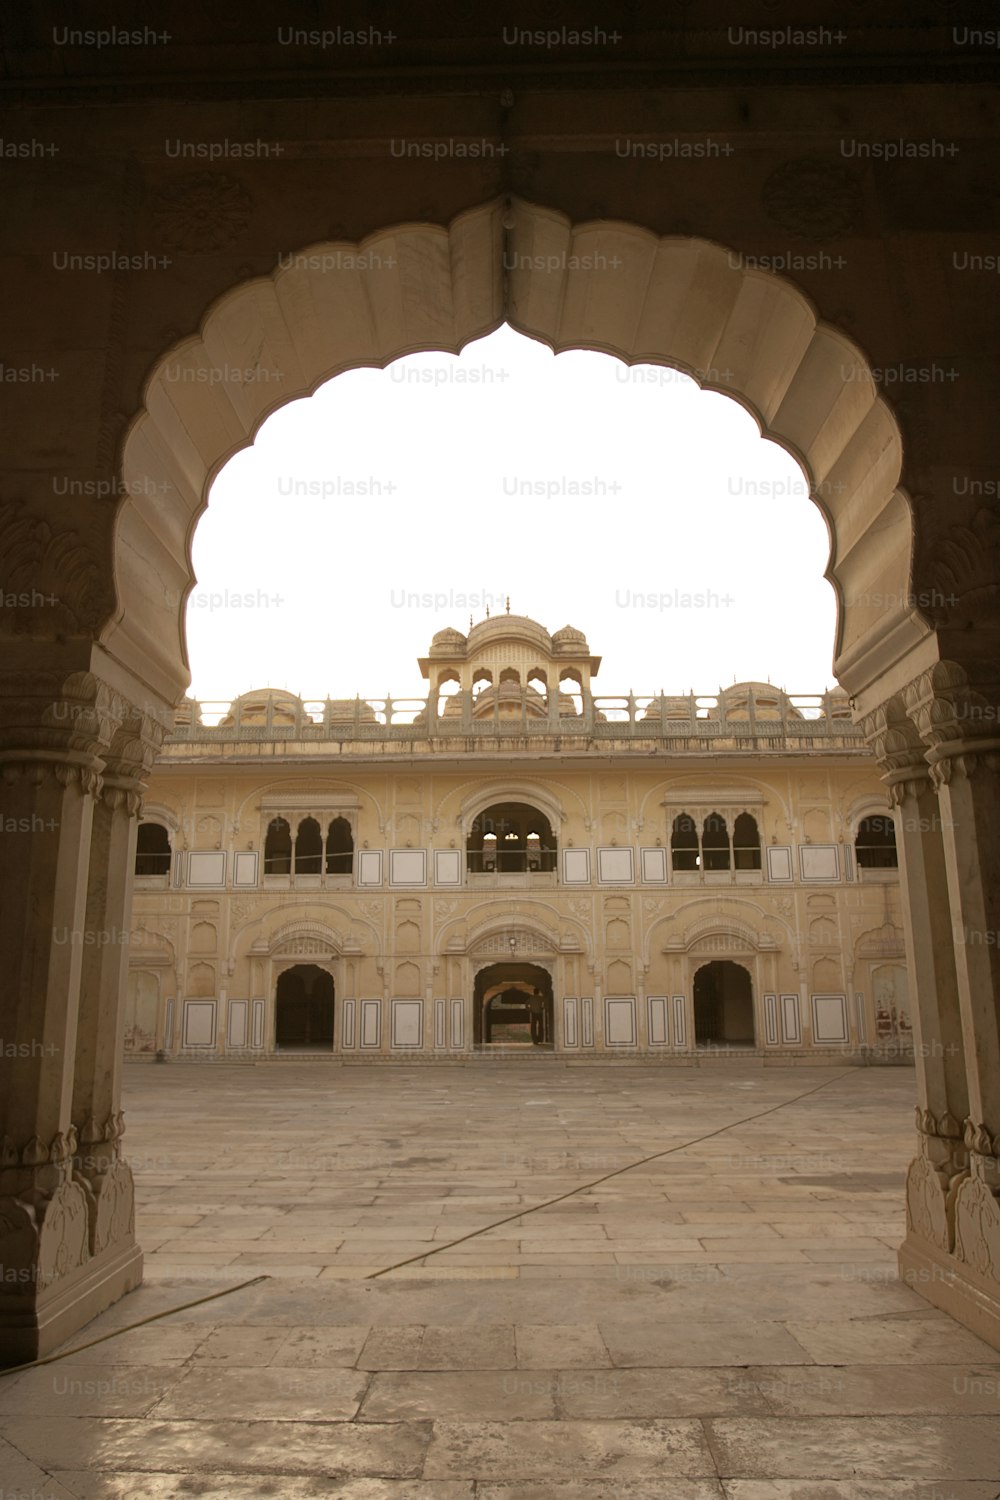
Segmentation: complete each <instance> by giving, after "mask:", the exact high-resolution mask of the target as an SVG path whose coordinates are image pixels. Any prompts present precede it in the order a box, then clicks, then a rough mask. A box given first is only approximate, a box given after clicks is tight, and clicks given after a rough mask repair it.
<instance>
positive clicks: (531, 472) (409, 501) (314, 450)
mask: <svg viewBox="0 0 1000 1500" xmlns="http://www.w3.org/2000/svg"><path fill="white" fill-rule="evenodd" d="M587 485H589V486H590V487H591V488H590V492H589V493H588V492H587V490H586V488H584V487H585V486H587ZM361 486H367V490H368V493H367V494H364V493H362V494H361V496H360V497H359V495H358V490H359V487H361ZM390 486H392V488H390ZM615 486H617V488H615ZM352 487H353V490H354V493H353V494H352V493H351V489H352ZM526 487H527V488H526ZM574 487H576V488H574ZM827 556H828V539H827V532H826V526H825V523H824V521H823V518H822V515H821V514H820V512H819V510H818V509H817V508H816V506H815V505H813V504H812V502H811V501H810V500H809V498H808V495H807V491H806V484H805V480H804V479H803V476H802V473H801V471H800V469H799V468H798V466H797V465H796V464H795V462H794V461H793V460H792V459H791V458H789V457H788V456H787V455H786V454H785V453H784V452H783V451H782V450H781V449H780V448H778V447H777V446H776V445H775V444H773V443H769V442H765V441H763V440H762V439H761V438H760V437H759V436H758V433H757V428H756V424H755V423H754V421H753V420H752V418H751V417H750V416H748V415H747V414H746V413H745V412H744V411H743V410H742V409H741V408H740V407H738V406H737V405H736V403H735V402H733V401H731V400H729V399H728V398H726V397H724V396H719V395H713V394H711V393H708V392H701V391H699V389H698V387H697V385H696V384H695V383H694V382H693V381H691V380H689V379H687V378H686V377H684V376H681V375H679V374H677V373H676V372H675V371H671V370H661V369H658V368H655V367H651V366H642V367H639V368H636V369H633V370H631V371H629V370H628V369H627V368H626V367H625V366H624V365H622V364H621V363H620V362H619V361H618V360H615V359H611V358H610V357H608V356H605V355H601V354H593V353H570V354H560V355H558V356H554V355H553V354H552V353H551V352H550V351H549V350H548V349H547V348H545V347H544V346H543V345H541V344H537V343H534V342H532V341H531V340H529V339H526V338H523V337H522V336H521V335H519V334H516V333H514V332H512V331H511V330H510V329H506V328H505V329H501V330H500V331H499V332H497V333H495V334H493V335H491V336H490V337H489V338H486V339H482V340H480V341H479V342H477V343H475V344H471V345H470V346H469V347H468V348H467V349H466V350H465V352H464V353H463V354H462V355H461V356H460V357H459V358H454V357H452V356H450V355H445V354H421V355H413V356H410V357H408V358H406V359H403V360H399V361H397V363H396V364H393V365H390V366H389V367H388V369H386V370H356V371H351V372H348V373H347V374H344V375H340V376H338V377H337V378H336V379H334V380H331V381H330V382H329V383H328V384H327V385H325V386H323V387H322V389H321V390H320V391H318V392H317V394H316V395H315V396H313V397H312V398H311V399H308V400H302V401H295V402H292V403H291V404H289V405H288V406H286V407H283V408H282V409H281V411H279V412H277V413H275V415H274V416H273V417H271V419H270V420H269V421H268V422H267V423H266V424H265V425H264V427H263V428H262V429H261V431H260V433H259V435H258V438H257V441H256V443H255V444H254V445H253V446H252V447H251V448H247V449H245V450H244V451H243V452H242V453H239V454H237V456H236V457H235V458H234V459H232V461H231V462H230V463H229V464H228V465H227V466H226V468H225V469H224V470H223V471H222V473H221V474H220V475H219V477H218V479H217V480H216V482H215V484H214V486H213V488H212V493H211V496H210V503H209V508H208V511H207V513H206V514H205V515H204V516H203V517H202V520H201V522H200V523H199V526H198V530H197V533H196V535H195V539H194V561H195V571H196V574H197V578H198V584H197V587H196V589H195V592H194V595H193V596H192V600H191V602H190V603H189V606H188V614H187V628H188V642H189V650H190V655H191V669H192V673H193V679H194V680H193V683H192V687H191V692H192V694H193V695H194V696H196V697H199V698H202V699H216V700H218V699H225V700H228V699H230V698H232V697H234V696H235V695H236V694H238V693H241V692H245V691H247V690H248V689H250V688H255V687H263V686H274V687H287V688H290V689H291V690H292V691H294V692H299V693H301V694H302V696H303V697H306V698H323V697H326V696H327V695H328V694H329V695H330V696H333V697H350V696H353V695H354V694H355V693H360V694H361V695H362V696H375V695H384V694H385V693H386V692H387V691H391V692H392V694H393V695H394V696H396V697H404V696H409V695H420V694H422V693H423V692H425V691H426V687H425V685H424V683H423V680H422V679H421V677H420V672H419V669H418V667H417V665H416V660H415V658H416V657H417V656H418V655H423V654H425V653H426V650H427V647H428V646H429V644H430V639H431V636H432V635H433V634H434V632H435V631H436V630H440V629H442V628H443V627H444V626H446V625H453V626H455V627H456V628H457V629H459V630H461V631H462V632H463V633H464V632H465V631H467V630H468V626H469V616H470V614H471V615H472V618H473V619H474V620H480V619H482V618H484V616H485V614H486V607H487V605H488V606H489V609H490V613H491V614H497V613H500V612H502V611H503V609H504V600H505V598H506V596H507V595H508V594H509V595H510V601H511V611H512V613H515V614H524V615H530V616H531V617H532V618H533V619H535V620H538V621H539V622H540V623H541V624H543V625H544V626H545V627H546V628H547V629H549V630H557V629H558V628H559V627H560V626H561V625H566V624H571V625H575V626H577V627H578V628H579V629H581V630H583V631H584V632H585V633H586V635H587V639H588V641H589V643H590V648H591V650H592V651H594V652H595V653H597V654H600V655H603V658H604V661H603V665H602V667H601V672H600V675H599V677H598V678H597V681H596V683H595V690H596V692H597V693H602V692H603V693H607V694H613V693H625V692H628V691H629V689H630V688H631V689H633V690H634V691H635V692H636V693H637V694H639V693H651V692H655V691H658V690H659V689H660V688H664V689H666V691H667V692H687V691H688V690H689V689H692V688H693V689H694V690H695V691H696V692H705V693H710V692H714V691H715V690H716V688H718V687H719V685H720V684H721V685H726V684H728V683H731V682H733V681H734V680H736V681H744V680H746V679H756V680H767V679H769V680H771V681H772V682H775V683H777V684H779V685H781V686H784V687H785V688H787V689H788V690H789V691H790V692H797V693H808V692H821V691H822V690H823V689H824V688H825V687H828V686H831V685H832V684H833V677H832V674H831V670H830V668H831V660H832V654H833V638H834V626H835V607H834V597H833V591H832V589H831V587H830V585H829V584H828V583H826V582H825V581H824V579H823V570H824V567H825V564H826V561H827ZM227 595H228V597H226V596H227ZM234 595H236V596H240V603H239V605H238V606H237V605H236V603H235V601H234V598H233V596H234ZM220 596H221V597H220Z"/></svg>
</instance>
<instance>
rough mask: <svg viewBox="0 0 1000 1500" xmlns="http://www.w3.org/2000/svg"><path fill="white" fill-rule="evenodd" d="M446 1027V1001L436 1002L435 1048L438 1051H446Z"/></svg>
mask: <svg viewBox="0 0 1000 1500" xmlns="http://www.w3.org/2000/svg"><path fill="white" fill-rule="evenodd" d="M444 1025H445V1014H444V1001H443V1000H435V1001H434V1046H435V1047H436V1048H437V1049H438V1051H444V1045H445V1037H444Z"/></svg>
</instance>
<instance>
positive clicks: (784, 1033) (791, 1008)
mask: <svg viewBox="0 0 1000 1500" xmlns="http://www.w3.org/2000/svg"><path fill="white" fill-rule="evenodd" d="M781 1039H782V1041H784V1042H801V1040H802V1017H801V1014H800V1012H799V997H798V995H782V997H781Z"/></svg>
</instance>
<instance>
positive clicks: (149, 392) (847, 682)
mask: <svg viewBox="0 0 1000 1500" xmlns="http://www.w3.org/2000/svg"><path fill="white" fill-rule="evenodd" d="M505 219H506V227H505ZM361 248H363V249H364V250H365V251H366V252H368V253H367V254H365V255H360V254H357V253H356V254H355V256H354V258H353V260H352V261H350V262H349V263H350V264H352V265H358V266H360V267H361V269H357V270H350V271H346V270H337V271H336V272H330V271H329V270H326V271H324V270H323V269H321V268H317V266H321V264H322V256H323V254H324V252H330V253H333V252H335V251H339V252H340V254H339V256H336V257H335V259H334V262H333V263H334V264H344V263H345V262H347V257H346V256H345V255H344V251H345V249H352V250H354V251H355V252H357V251H358V250H359V249H361ZM374 251H377V252H378V253H377V254H375V253H372V252H374ZM288 260H290V261H291V264H289V265H287V268H283V269H278V270H276V271H275V272H274V274H273V275H272V276H270V277H259V278H257V279H255V280H252V281H249V282H246V283H244V284H242V285H240V286H237V287H235V288H233V289H232V290H231V291H230V292H228V293H227V294H226V295H225V296H224V297H222V298H221V299H220V300H219V301H218V302H217V303H215V305H214V306H213V307H212V308H211V309H210V311H209V313H208V314H207V316H206V318H205V320H204V323H203V326H202V329H201V331H200V333H199V334H197V335H195V336H193V337H190V338H188V339H185V340H184V341H183V342H182V343H181V344H180V345H179V346H177V347H176V348H174V349H173V350H171V351H169V352H168V354H166V355H165V356H164V357H163V359H162V360H161V361H160V362H159V363H158V364H157V365H156V367H155V368H154V370H153V372H152V374H151V376H150V379H149V381H148V384H147V387H146V395H145V405H144V408H143V410H142V411H141V412H140V413H139V415H138V416H137V417H136V418H135V420H134V422H133V423H132V425H131V427H130V429H129V432H128V435H127V438H126V441H125V446H124V452H123V475H122V478H123V490H124V493H125V498H124V499H123V500H122V502H121V509H120V512H119V515H118V518H117V523H116V532H115V588H116V598H117V610H116V614H115V617H114V618H113V619H112V620H110V621H109V622H108V623H107V625H106V626H105V628H104V630H103V632H102V634H101V642H102V644H103V646H104V648H105V649H106V651H107V652H108V653H109V655H110V656H111V657H113V658H114V659H115V660H117V661H118V662H119V663H121V664H122V665H123V666H124V667H125V668H126V669H127V670H128V671H129V672H131V673H132V674H133V676H135V677H136V678H138V679H139V680H141V681H143V682H145V683H146V684H147V685H148V686H149V687H150V688H152V689H153V690H154V692H155V693H157V694H158V695H159V696H160V697H161V698H162V699H163V701H164V702H165V703H168V704H173V703H176V702H177V701H178V700H179V698H180V697H181V696H182V695H183V692H184V690H185V688H186V686H187V684H188V682H189V680H190V678H189V673H188V663H187V652H186V644H185V639H184V623H183V616H184V604H185V601H186V597H187V594H188V592H189V591H190V589H191V587H192V586H193V582H194V580H193V574H192V567H191V540H192V535H193V532H194V528H195V525H196V523H197V520H198V517H199V515H200V513H201V511H202V510H203V508H204V506H205V504H206V496H207V493H208V489H209V486H210V484H211V481H212V479H213V478H214V476H215V475H216V473H217V472H218V471H219V469H220V468H221V467H222V465H223V464H224V463H225V462H226V461H227V460H228V459H229V458H230V457H231V456H232V455H233V454H234V453H236V452H237V451H238V450H239V449H241V448H243V447H245V446H246V445H247V444H248V443H250V442H251V441H252V440H253V437H254V435H255V433H256V432H257V430H258V428H259V427H260V425H261V423H262V422H263V421H264V420H265V419H266V417H267V416H269V415H270V414H271V412H272V411H274V410H276V409H277V408H278V407H280V406H283V405H285V404H286V403H287V402H288V401H290V400H294V399H296V398H299V397H302V396H307V395H310V394H312V393H313V392H314V391H315V390H316V389H317V388H318V387H319V386H320V385H321V384H323V382H324V381H326V380H328V379H330V378H331V377H332V376H334V375H336V374H339V373H341V372H342V371H344V370H348V369H353V368H359V367H377V368H382V367H384V366H385V365H387V364H389V363H391V362H392V361H393V360H396V359H399V358H400V357H401V356H403V355H405V354H411V353H415V352H417V351H429V350H440V351H443V352H446V353H451V354H458V353H459V352H460V351H461V350H462V348H463V347H464V346H465V345H466V344H468V343H469V342H470V341H472V340H474V339H477V338H481V337H483V336H485V335H486V334H488V333H491V332H493V331H494V330H495V329H496V328H498V327H500V326H501V324H502V323H504V322H507V323H509V324H510V326H511V327H512V328H514V329H515V330H517V331H518V332H521V333H523V334H525V335H527V336H529V337H531V338H535V339H538V340H540V341H542V342H543V343H545V344H547V345H548V346H549V347H550V348H552V349H553V350H554V351H555V352H561V351H563V350H569V349H590V350H595V351H598V352H602V353H606V354H610V355H613V356H615V357H617V358H619V359H622V360H624V361H625V362H626V363H628V364H642V363H651V364H660V365H669V366H671V367H673V368H677V369H680V370H682V371H685V372H686V373H688V374H691V375H693V376H694V377H695V378H696V379H698V380H699V383H700V384H702V385H703V386H704V387H705V388H707V389H712V390H717V391H721V392H723V393H725V394H728V395H730V396H732V397H734V398H735V399H736V400H738V401H739V402H740V403H741V404H742V405H743V406H744V407H745V408H746V409H747V410H748V411H749V412H750V413H751V414H752V415H753V416H754V418H755V419H756V421H757V422H758V424H759V426H760V428H761V431H762V433H763V434H764V435H765V436H767V437H769V438H772V439H773V440H774V441H776V442H778V443H780V444H781V446H782V447H784V448H785V449H786V450H787V451H788V452H789V453H790V454H792V456H793V457H795V458H796V459H797V460H798V461H799V462H800V463H801V464H802V465H803V468H804V470H805V473H806V475H807V478H808V482H809V485H810V486H811V490H812V493H813V497H814V499H815V500H816V502H817V503H818V504H819V505H820V506H821V508H822V510H823V512H824V514H825V516H826V519H827V523H828V527H829V530H830V536H831V556H830V563H829V567H828V571H827V576H828V577H829V578H830V579H831V581H832V582H833V584H834V587H835V591H836V594H837V603H838V628H837V640H836V648H835V662H834V669H835V672H836V674H837V676H838V678H839V680H840V681H841V682H842V683H843V685H844V686H845V687H846V688H847V689H848V691H850V692H859V691H860V690H861V689H862V688H863V687H865V686H867V684H868V683H869V682H871V681H873V680H874V678H875V677H876V676H877V675H878V673H879V671H881V670H883V668H884V667H885V666H886V665H887V664H889V663H892V662H895V661H897V660H899V659H900V658H901V657H902V656H904V655H905V654H906V653H907V652H908V651H909V650H911V649H912V648H913V647H914V646H915V645H916V644H917V643H918V642H919V641H920V640H922V639H923V638H924V637H925V636H926V635H928V634H929V627H928V625H927V624H926V622H925V621H924V620H923V619H922V618H921V617H920V616H919V615H918V614H917V613H916V611H915V610H914V609H913V608H912V607H911V605H910V604H909V603H908V599H909V579H910V562H911V555H912V521H911V513H910V506H909V503H908V501H907V499H906V498H905V496H904V495H903V493H902V492H901V491H900V490H899V489H898V488H897V486H898V482H899V476H900V467H901V446H900V438H899V431H898V428H897V426H896V423H895V420H894V418H893V416H892V414H891V413H890V411H889V410H888V408H887V407H886V405H885V403H884V401H883V400H882V399H881V398H880V397H879V396H878V393H877V390H876V387H875V384H874V381H873V379H872V375H871V371H870V369H869V367H868V365H867V363H866V361H865V359H864V357H863V356H862V354H861V353H860V351H859V350H858V349H857V348H856V347H855V346H854V345H853V344H852V343H851V342H850V340H848V339H847V338H846V337H845V336H844V335H843V334H841V333H840V332H839V331H837V330H836V329H834V328H831V327H829V326H827V325H824V324H822V323H820V322H819V321H818V319H817V317H816V314H815V312H814V310H813V309H812V307H811V305H810V304H809V302H808V301H807V299H806V298H805V297H804V296H803V294H802V293H801V292H799V291H798V290H797V288H795V287H794V286H793V285H792V284H791V283H789V282H787V281H785V280H783V279H782V278H780V277H777V276H775V275H772V274H770V273H769V272H765V271H759V270H754V269H747V268H746V267H744V266H742V265H741V264H740V263H739V260H738V258H737V257H735V256H734V255H733V254H732V252H729V251H727V250H726V249H725V248H724V247H722V246H720V245H717V244H713V243H710V242H709V241H707V240H697V239H688V238H681V237H664V238H660V237H658V236H656V235H655V234H653V233H651V232H650V231H648V230H646V229H643V228H641V227H638V226H636V225H631V224H623V223H615V222H596V223H586V224H581V225H576V226H574V225H572V224H571V223H570V222H569V220H568V219H567V218H566V217H565V216H564V215H562V214H560V213H557V212H554V211H552V210H550V209H547V208H544V207H539V206H538V205H534V204H529V203H525V202H523V201H520V200H516V199H515V200H513V201H512V202H511V203H510V204H509V205H508V204H505V203H504V202H503V201H501V200H497V201H494V202H491V203H487V204H484V205H482V206H480V207H477V208H474V209H471V210H468V211H467V212H465V213H463V214H461V215H460V216H459V217H458V218H457V219H455V220H454V221H453V222H452V223H451V224H450V225H449V226H448V227H447V228H442V227H440V226H432V225H419V224H409V225H401V226H397V227H394V228H389V229H386V230H383V231H380V232H379V233H377V234H375V235H373V236H370V237H369V238H368V239H366V240H364V241H363V242H362V244H361V246H360V247H358V246H350V247H345V246H344V245H339V246H333V245H328V246H313V247H309V253H308V254H305V253H304V254H303V255H300V256H296V257H289V258H288ZM366 267H367V269H366ZM247 369H254V370H257V371H259V372H260V376H259V378H257V379H254V380H250V381H247V380H245V379H236V380H233V381H231V382H228V383H227V381H225V380H223V381H220V382H219V383H213V380H211V379H210V378H209V376H210V373H211V374H212V375H213V376H214V375H215V373H217V372H219V371H221V372H223V373H225V372H229V371H233V372H235V373H236V374H237V375H239V374H241V373H242V372H244V371H246V370H247ZM705 371H707V372H709V374H710V375H711V376H712V377H713V378H711V379H708V378H705V377H704V376H702V375H700V374H699V373H698V372H705ZM168 372H169V373H168ZM199 372H200V374H199ZM275 392H280V395H278V396H275V394H274V393H275ZM886 601H889V602H888V603H887V602H886Z"/></svg>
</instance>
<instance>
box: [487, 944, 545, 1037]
mask: <svg viewBox="0 0 1000 1500" xmlns="http://www.w3.org/2000/svg"><path fill="white" fill-rule="evenodd" d="M554 1021H555V1007H554V1004H553V995H552V976H551V975H550V974H549V972H548V970H546V969H543V968H540V967H539V965H538V964H523V963H514V962H510V963H499V964H491V965H490V967H489V968H488V969H480V971H479V973H478V974H477V975H476V989H475V1000H474V1004H473V1022H474V1025H473V1040H474V1042H475V1045H476V1046H477V1047H483V1046H496V1045H506V1046H524V1047H553V1046H554V1045H555V1024H554Z"/></svg>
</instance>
